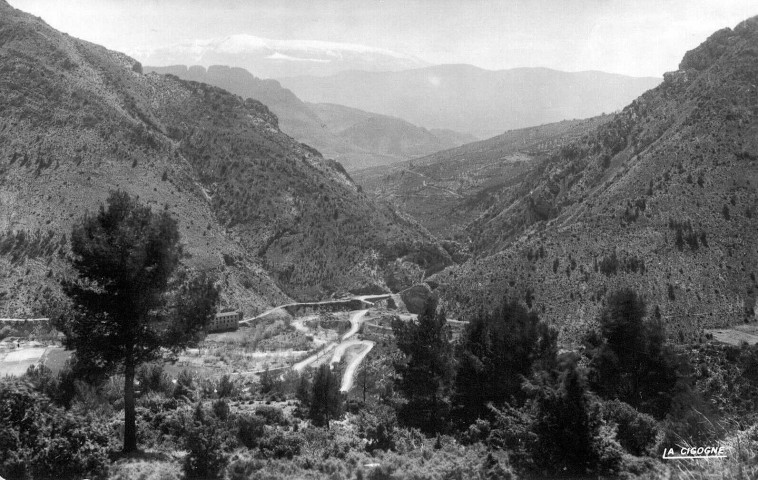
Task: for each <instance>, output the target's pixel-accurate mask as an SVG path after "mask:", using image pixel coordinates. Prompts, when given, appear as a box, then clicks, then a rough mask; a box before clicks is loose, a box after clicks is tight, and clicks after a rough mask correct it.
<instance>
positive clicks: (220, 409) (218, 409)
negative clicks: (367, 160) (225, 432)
mask: <svg viewBox="0 0 758 480" xmlns="http://www.w3.org/2000/svg"><path fill="white" fill-rule="evenodd" d="M212 409H213V414H214V415H215V416H216V418H218V419H219V420H221V421H226V420H227V419H228V418H229V414H230V412H231V409H230V408H229V404H228V403H226V400H224V399H223V398H219V399H218V400H216V401H215V402H213V406H212Z"/></svg>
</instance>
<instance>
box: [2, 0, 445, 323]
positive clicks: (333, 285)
mask: <svg viewBox="0 0 758 480" xmlns="http://www.w3.org/2000/svg"><path fill="white" fill-rule="evenodd" d="M0 184H1V185H2V188H0V235H1V236H2V238H0V264H2V268H1V270H2V278H0V312H2V313H3V314H4V315H7V316H24V315H28V314H36V313H39V312H41V311H43V310H44V309H45V307H46V305H48V304H49V303H50V302H52V301H54V299H55V297H56V296H58V295H59V290H58V288H57V280H58V278H59V277H61V276H63V275H66V274H67V260H66V256H67V254H68V253H67V252H68V243H67V236H68V234H69V232H70V229H71V226H72V225H73V223H74V222H75V221H76V220H77V218H79V217H80V216H81V215H82V214H83V213H84V212H86V211H93V210H94V209H96V208H97V206H98V205H99V204H100V203H102V202H103V201H104V199H105V198H106V197H107V195H108V193H109V191H110V190H112V189H123V190H126V191H128V192H130V193H132V194H137V195H139V197H140V199H141V200H142V201H143V202H147V203H148V204H150V205H152V206H153V208H156V209H158V208H160V209H166V210H168V211H169V212H171V213H172V214H173V215H174V216H175V217H176V218H177V219H178V221H179V226H180V230H181V234H182V238H183V241H184V243H186V251H187V253H188V258H187V259H186V262H187V263H188V264H189V265H190V266H192V267H195V268H200V269H211V270H214V271H215V272H217V274H218V275H219V277H220V279H221V282H222V286H223V292H224V301H225V303H226V304H227V305H231V306H241V307H243V308H244V309H245V310H247V311H248V312H252V311H256V310H258V309H260V308H263V307H265V306H267V305H271V304H276V303H281V302H283V301H286V300H287V299H288V298H301V299H314V298H320V297H324V296H328V295H330V294H334V293H340V292H345V291H348V290H361V289H363V290H380V289H386V285H387V283H388V282H389V283H390V284H392V285H395V286H398V285H399V286H402V285H403V282H406V281H411V280H408V279H413V278H415V277H416V276H420V275H422V274H423V273H424V272H426V273H431V272H433V271H435V270H438V269H440V268H442V267H443V266H445V265H447V264H449V263H450V257H449V255H448V254H447V252H446V251H444V250H443V249H442V248H441V247H440V246H439V245H438V244H437V243H435V241H434V239H433V238H432V237H431V235H429V234H428V233H427V232H426V231H425V230H424V229H423V228H421V227H419V226H418V225H417V224H416V223H415V222H413V221H411V220H409V219H407V218H405V217H403V216H401V215H398V214H397V213H396V212H395V211H394V210H392V209H390V208H388V207H384V206H379V205H377V204H376V203H374V202H373V201H372V200H370V199H369V198H368V197H367V196H366V195H364V194H363V193H361V192H360V191H359V189H358V188H357V187H356V185H355V184H354V183H353V182H352V180H351V179H350V177H349V176H348V175H347V174H346V173H345V171H344V170H343V169H342V168H341V167H340V165H339V164H337V163H335V162H332V161H327V160H324V159H323V158H322V157H321V155H320V154H319V153H318V152H317V151H315V150H313V149H312V148H310V147H307V146H305V145H302V144H300V143H298V142H296V141H294V140H292V139H291V138H290V137H288V136H287V135H285V134H283V133H282V132H281V131H280V130H279V128H278V121H277V118H276V116H275V115H274V114H272V113H271V112H270V110H269V109H268V108H267V107H266V106H264V105H263V104H261V103H260V102H258V101H255V100H243V99H242V98H240V97H238V96H235V95H232V94H230V93H228V92H226V91H224V90H221V89H219V88H216V87H212V86H208V85H205V84H200V83H195V82H188V81H183V80H179V79H177V78H175V77H174V78H172V77H167V76H161V75H157V74H144V73H143V72H142V68H141V66H140V64H139V63H138V62H136V61H135V60H133V59H131V58H129V57H127V56H125V55H123V54H120V53H118V52H113V51H109V50H106V49H105V48H102V47H100V46H97V45H93V44H90V43H87V42H84V41H80V40H77V39H74V38H71V37H69V36H67V35H65V34H62V33H60V32H57V31H55V30H54V29H52V28H51V27H49V26H48V25H47V24H45V23H44V22H43V21H42V20H40V19H38V18H34V17H32V16H30V15H27V14H25V13H23V12H21V11H19V10H15V9H13V8H12V7H10V6H9V5H7V4H6V3H5V2H4V1H2V0H0ZM398 278H401V279H402V280H398Z"/></svg>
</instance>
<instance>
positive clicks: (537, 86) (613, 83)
mask: <svg viewBox="0 0 758 480" xmlns="http://www.w3.org/2000/svg"><path fill="white" fill-rule="evenodd" d="M279 81H280V82H281V84H282V85H283V86H284V87H285V88H288V89H290V90H292V91H293V92H295V94H296V95H297V96H298V97H300V98H301V99H303V100H305V101H307V102H316V103H336V104H340V105H345V106H348V107H354V108H359V109H362V110H367V111H371V112H377V113H380V114H383V115H390V116H395V117H400V118H403V119H405V120H407V121H409V122H411V123H413V124H416V125H423V126H424V127H426V128H442V129H451V130H455V131H459V132H466V133H469V134H473V135H475V136H477V137H479V138H489V137H492V136H494V135H498V134H500V133H502V132H504V131H506V130H511V129H517V128H523V127H530V126H534V125H542V124H545V123H551V122H557V121H560V120H566V119H572V118H588V117H592V116H596V115H600V114H601V113H605V112H613V111H615V110H618V109H620V108H622V107H623V106H624V105H626V104H627V103H629V102H630V101H632V100H633V99H635V98H636V97H637V96H639V95H640V94H641V93H642V92H644V91H645V90H648V89H650V88H653V87H654V86H656V85H658V84H659V83H660V81H661V79H659V78H634V77H627V76H623V75H614V74H609V73H603V72H577V73H568V72H560V71H556V70H550V69H546V68H517V69H512V70H500V71H490V70H483V69H481V68H477V67H474V66H471V65H438V66H432V67H424V68H417V69H412V70H404V71H399V72H367V71H349V72H341V73H338V74H335V75H332V76H329V77H323V78H319V77H313V76H300V77H293V78H279Z"/></svg>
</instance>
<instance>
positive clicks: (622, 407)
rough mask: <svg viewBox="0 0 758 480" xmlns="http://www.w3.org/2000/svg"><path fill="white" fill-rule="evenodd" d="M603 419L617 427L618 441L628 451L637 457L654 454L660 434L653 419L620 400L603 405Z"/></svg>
mask: <svg viewBox="0 0 758 480" xmlns="http://www.w3.org/2000/svg"><path fill="white" fill-rule="evenodd" d="M603 418H604V419H605V420H606V421H607V422H612V423H615V424H616V425H617V431H616V440H618V442H619V443H620V444H621V446H622V447H624V449H625V450H626V451H628V452H629V453H631V454H633V455H637V456H641V455H648V454H650V453H652V450H653V448H654V447H655V444H656V441H657V439H658V434H659V433H660V430H659V428H658V422H656V420H655V419H654V418H653V417H651V416H650V415H647V414H644V413H640V412H638V411H637V410H635V409H634V408H633V407H632V406H631V405H629V404H627V403H624V402H622V401H620V400H610V401H607V402H605V403H603Z"/></svg>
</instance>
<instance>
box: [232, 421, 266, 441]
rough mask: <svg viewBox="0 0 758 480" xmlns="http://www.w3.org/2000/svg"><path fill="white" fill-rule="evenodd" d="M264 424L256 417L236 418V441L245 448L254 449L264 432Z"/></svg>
mask: <svg viewBox="0 0 758 480" xmlns="http://www.w3.org/2000/svg"><path fill="white" fill-rule="evenodd" d="M265 425H266V424H265V423H264V421H263V418H262V417H259V416H258V415H240V416H239V417H237V440H239V442H240V443H241V444H242V445H244V446H246V447H247V448H255V447H257V446H258V441H259V440H260V439H261V438H262V437H263V434H264V432H265V428H264V427H265Z"/></svg>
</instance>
